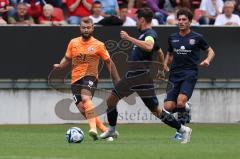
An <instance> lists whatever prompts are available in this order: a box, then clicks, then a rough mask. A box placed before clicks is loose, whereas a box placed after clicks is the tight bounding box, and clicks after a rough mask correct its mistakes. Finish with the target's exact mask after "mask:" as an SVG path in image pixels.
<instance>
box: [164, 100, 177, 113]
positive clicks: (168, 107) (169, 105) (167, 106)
mask: <svg viewBox="0 0 240 159" xmlns="http://www.w3.org/2000/svg"><path fill="white" fill-rule="evenodd" d="M174 108H175V105H174V104H173V103H169V102H165V103H164V109H165V110H167V111H169V112H171V111H172V110H173V109H174Z"/></svg>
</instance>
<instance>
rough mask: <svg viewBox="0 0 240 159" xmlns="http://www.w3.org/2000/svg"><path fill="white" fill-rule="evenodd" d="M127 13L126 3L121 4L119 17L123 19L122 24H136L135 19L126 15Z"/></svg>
mask: <svg viewBox="0 0 240 159" xmlns="http://www.w3.org/2000/svg"><path fill="white" fill-rule="evenodd" d="M127 14H128V6H127V4H121V5H120V12H119V18H120V19H121V20H122V21H123V24H122V26H136V21H134V20H133V19H132V18H130V17H128V16H127Z"/></svg>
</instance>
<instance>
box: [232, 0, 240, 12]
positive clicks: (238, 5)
mask: <svg viewBox="0 0 240 159" xmlns="http://www.w3.org/2000/svg"><path fill="white" fill-rule="evenodd" d="M232 2H234V12H233V13H234V14H238V16H240V0H232Z"/></svg>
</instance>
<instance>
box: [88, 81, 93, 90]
mask: <svg viewBox="0 0 240 159" xmlns="http://www.w3.org/2000/svg"><path fill="white" fill-rule="evenodd" d="M92 86H93V81H91V80H89V81H88V87H89V88H91V87H92Z"/></svg>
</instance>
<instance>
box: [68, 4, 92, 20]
mask: <svg viewBox="0 0 240 159" xmlns="http://www.w3.org/2000/svg"><path fill="white" fill-rule="evenodd" d="M66 2H67V3H66V4H67V7H68V11H69V17H68V23H69V24H80V20H81V18H82V17H87V16H90V15H91V9H92V4H93V0H67V1H66Z"/></svg>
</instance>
